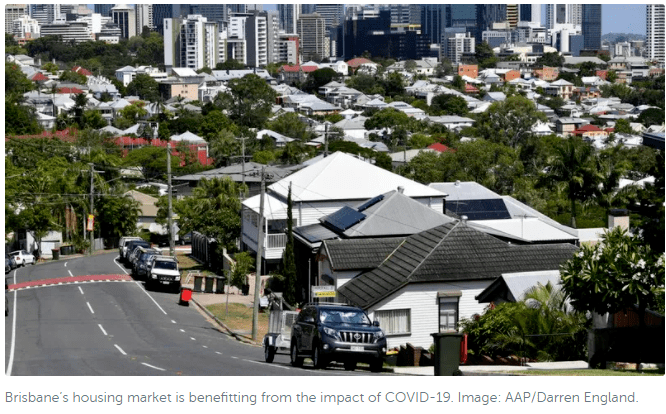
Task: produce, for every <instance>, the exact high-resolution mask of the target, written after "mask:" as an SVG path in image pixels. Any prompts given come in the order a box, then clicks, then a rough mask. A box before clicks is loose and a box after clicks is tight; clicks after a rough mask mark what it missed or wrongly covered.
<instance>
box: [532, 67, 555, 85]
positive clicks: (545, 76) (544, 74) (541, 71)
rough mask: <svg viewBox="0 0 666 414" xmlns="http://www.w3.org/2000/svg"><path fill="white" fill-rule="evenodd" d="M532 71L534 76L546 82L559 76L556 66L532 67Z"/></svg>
mask: <svg viewBox="0 0 666 414" xmlns="http://www.w3.org/2000/svg"><path fill="white" fill-rule="evenodd" d="M532 73H533V74H534V76H535V77H537V78H539V79H541V80H544V81H548V82H551V81H554V80H555V79H557V77H558V76H560V71H559V70H558V69H557V68H551V67H550V66H542V67H540V68H534V69H533V70H532Z"/></svg>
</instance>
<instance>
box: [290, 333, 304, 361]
mask: <svg viewBox="0 0 666 414" xmlns="http://www.w3.org/2000/svg"><path fill="white" fill-rule="evenodd" d="M295 342H296V339H295V338H292V340H291V366H293V367H301V366H303V357H299V356H298V349H296V344H295Z"/></svg>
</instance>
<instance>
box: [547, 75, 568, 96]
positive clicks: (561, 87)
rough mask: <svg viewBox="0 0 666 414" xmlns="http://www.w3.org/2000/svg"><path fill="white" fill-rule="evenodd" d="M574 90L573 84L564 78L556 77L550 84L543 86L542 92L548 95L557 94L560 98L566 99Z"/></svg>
mask: <svg viewBox="0 0 666 414" xmlns="http://www.w3.org/2000/svg"><path fill="white" fill-rule="evenodd" d="M573 91H574V84H573V83H571V82H568V81H565V80H564V79H558V80H556V81H555V82H551V84H550V85H548V86H546V87H545V88H544V93H545V94H546V95H550V96H559V97H560V98H562V99H564V100H567V99H569V98H571V95H573Z"/></svg>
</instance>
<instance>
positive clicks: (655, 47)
mask: <svg viewBox="0 0 666 414" xmlns="http://www.w3.org/2000/svg"><path fill="white" fill-rule="evenodd" d="M645 16H646V25H645V26H646V36H645V38H646V39H645V43H646V44H645V46H646V57H647V59H648V60H656V61H657V62H659V64H660V66H661V67H664V53H665V52H664V49H665V48H666V43H665V41H664V40H665V39H664V5H663V4H648V5H647V11H646V14H645Z"/></svg>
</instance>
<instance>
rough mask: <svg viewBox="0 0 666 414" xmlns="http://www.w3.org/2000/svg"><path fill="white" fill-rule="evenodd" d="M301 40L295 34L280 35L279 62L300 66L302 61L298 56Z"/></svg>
mask: <svg viewBox="0 0 666 414" xmlns="http://www.w3.org/2000/svg"><path fill="white" fill-rule="evenodd" d="M299 43H300V42H299V39H298V35H297V34H295V33H284V32H283V33H279V34H278V60H277V61H278V62H287V63H288V64H290V65H298V64H300V61H299V60H298V56H299V54H300V50H299Z"/></svg>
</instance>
